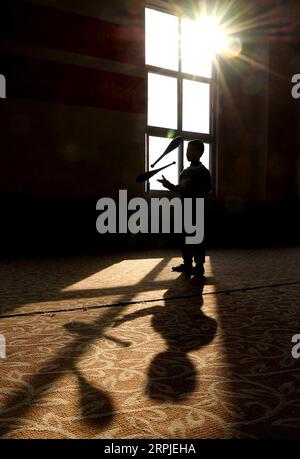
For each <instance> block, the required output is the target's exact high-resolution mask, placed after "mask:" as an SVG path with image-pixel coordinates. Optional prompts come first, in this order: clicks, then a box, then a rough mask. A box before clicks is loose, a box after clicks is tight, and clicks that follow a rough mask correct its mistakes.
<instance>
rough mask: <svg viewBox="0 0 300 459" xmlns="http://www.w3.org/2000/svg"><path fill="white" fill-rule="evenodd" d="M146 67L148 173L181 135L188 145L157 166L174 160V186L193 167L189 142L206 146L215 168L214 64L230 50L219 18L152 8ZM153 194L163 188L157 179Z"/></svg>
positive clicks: (152, 182)
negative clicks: (213, 156) (225, 51)
mask: <svg viewBox="0 0 300 459" xmlns="http://www.w3.org/2000/svg"><path fill="white" fill-rule="evenodd" d="M145 26H146V68H147V73H148V77H147V82H148V83H147V84H148V97H147V114H148V117H147V129H146V139H147V155H148V156H147V161H146V163H147V169H148V170H149V167H150V166H149V165H150V164H152V163H153V162H154V161H155V159H157V158H158V157H159V156H160V155H161V154H162V153H163V151H164V149H165V148H166V147H167V145H168V143H169V142H170V140H171V139H172V138H174V137H177V136H181V137H183V139H184V140H185V142H184V145H183V146H181V147H179V148H177V149H176V150H174V151H172V152H171V153H170V154H169V155H168V156H166V157H165V158H164V160H163V161H161V162H160V163H159V164H158V167H162V166H164V165H167V164H169V163H171V162H173V161H176V164H175V165H173V166H171V167H170V168H168V169H166V170H165V171H164V175H165V176H166V177H167V178H168V180H170V181H171V182H172V183H174V184H175V185H176V184H178V180H179V173H180V171H181V170H182V169H183V168H184V167H188V166H189V164H188V162H187V160H186V158H185V153H186V148H187V142H188V141H189V140H192V139H199V140H202V141H203V142H204V143H205V154H204V156H203V158H202V162H203V164H204V165H205V166H206V167H208V168H210V165H211V157H210V155H211V154H212V152H213V145H214V140H215V138H214V119H213V116H212V114H213V106H214V88H213V81H214V65H213V64H214V60H215V58H216V56H217V54H219V53H223V51H224V50H225V49H226V48H227V47H228V38H227V36H226V33H225V31H224V29H223V28H222V26H221V24H220V21H218V19H217V17H214V16H211V17H210V16H207V15H205V14H203V15H201V16H199V18H198V19H197V20H191V19H189V18H184V17H180V16H177V15H176V14H174V15H173V14H169V13H164V12H161V11H157V10H155V9H152V8H146V11H145ZM147 189H148V190H163V187H162V186H161V185H160V183H158V182H157V177H154V178H153V179H151V180H150V181H149V183H148V186H147Z"/></svg>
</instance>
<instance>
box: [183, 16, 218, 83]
mask: <svg viewBox="0 0 300 459" xmlns="http://www.w3.org/2000/svg"><path fill="white" fill-rule="evenodd" d="M208 37H209V34H207V33H206V31H205V30H203V28H201V24H199V23H198V22H195V21H191V20H190V19H183V20H182V39H181V43H182V71H183V72H186V73H191V74H193V75H199V76H202V77H206V78H211V77H212V61H213V53H212V47H211V46H210V44H209V43H207V40H208Z"/></svg>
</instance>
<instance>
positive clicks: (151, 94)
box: [148, 73, 177, 129]
mask: <svg viewBox="0 0 300 459" xmlns="http://www.w3.org/2000/svg"><path fill="white" fill-rule="evenodd" d="M148 125H150V126H157V127H163V128H170V129H177V78H171V77H166V76H161V75H156V74H154V73H149V74H148Z"/></svg>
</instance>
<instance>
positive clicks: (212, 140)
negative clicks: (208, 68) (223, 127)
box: [144, 2, 219, 195]
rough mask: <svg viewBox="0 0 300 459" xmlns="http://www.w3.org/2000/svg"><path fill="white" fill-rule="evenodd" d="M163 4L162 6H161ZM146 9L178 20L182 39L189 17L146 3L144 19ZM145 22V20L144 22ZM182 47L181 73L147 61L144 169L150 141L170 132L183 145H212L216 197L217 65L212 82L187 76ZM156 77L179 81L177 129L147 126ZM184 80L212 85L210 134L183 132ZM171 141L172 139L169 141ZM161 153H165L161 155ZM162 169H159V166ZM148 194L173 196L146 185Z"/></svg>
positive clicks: (190, 75)
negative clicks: (152, 82)
mask: <svg viewBox="0 0 300 459" xmlns="http://www.w3.org/2000/svg"><path fill="white" fill-rule="evenodd" d="M160 3H161V2H160ZM146 9H152V10H156V11H158V12H160V13H166V14H171V15H173V16H176V17H178V18H179V37H180V35H181V28H182V19H185V18H187V19H190V17H189V16H188V14H187V15H185V14H184V12H182V13H181V14H180V15H179V14H178V12H176V11H175V10H174V9H172V7H168V5H166V6H158V5H156V4H154V3H150V2H147V3H146V5H145V15H144V17H145V18H146ZM145 22H146V19H145ZM145 30H146V23H145ZM145 45H146V34H145ZM181 51H182V50H181V44H180V38H179V52H178V70H171V69H165V68H162V67H156V66H153V65H148V64H146V61H145V82H146V84H145V86H146V87H145V90H146V98H145V100H146V121H145V166H146V171H149V170H151V167H150V164H149V137H164V138H167V134H168V132H170V131H172V132H173V138H174V137H177V136H180V137H182V138H183V140H184V141H189V140H196V139H197V140H202V141H203V142H204V143H207V144H209V145H210V150H209V153H210V154H209V163H210V164H209V167H210V172H211V175H212V179H213V182H214V184H215V186H214V192H213V195H214V194H215V193H216V175H217V144H218V139H217V136H216V132H217V119H218V116H217V115H218V113H219V104H218V100H219V85H218V78H217V76H218V75H217V71H216V63H213V66H212V76H211V78H207V77H202V76H198V75H193V74H190V73H185V72H183V71H182V52H181ZM215 60H216V61H217V64H218V57H217V56H215ZM149 73H154V74H157V75H161V76H168V77H173V78H176V80H177V129H170V128H161V127H157V126H149V125H148V74H149ZM183 80H189V81H195V82H199V83H206V84H209V88H210V91H209V94H210V120H209V122H210V133H209V134H201V133H197V132H190V131H183V129H182V109H183ZM170 141H171V139H170ZM183 145H184V142H183V143H182V144H181V146H180V147H179V154H178V178H179V174H180V173H181V171H182V169H183V163H184V157H183V155H184V153H185V152H184V151H183V150H184V149H183ZM161 153H162V152H161ZM158 167H159V166H158ZM145 192H146V193H149V194H153V195H161V194H166V193H168V194H169V193H172V192H171V191H169V190H151V189H150V183H149V181H147V182H146V183H145Z"/></svg>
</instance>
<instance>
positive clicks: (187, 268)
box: [172, 264, 193, 274]
mask: <svg viewBox="0 0 300 459" xmlns="http://www.w3.org/2000/svg"><path fill="white" fill-rule="evenodd" d="M192 270H193V267H192V265H186V264H182V265H178V266H173V268H172V271H173V272H175V273H185V274H192Z"/></svg>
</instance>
